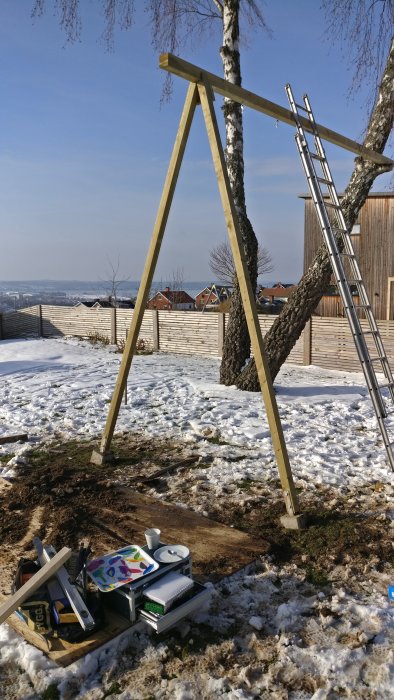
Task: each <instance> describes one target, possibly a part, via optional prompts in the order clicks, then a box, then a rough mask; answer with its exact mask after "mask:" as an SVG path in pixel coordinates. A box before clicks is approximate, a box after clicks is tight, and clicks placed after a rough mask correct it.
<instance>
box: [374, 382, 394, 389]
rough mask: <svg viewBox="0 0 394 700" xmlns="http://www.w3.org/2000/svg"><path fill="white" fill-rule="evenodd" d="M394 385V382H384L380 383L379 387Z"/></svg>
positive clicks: (384, 387)
mask: <svg viewBox="0 0 394 700" xmlns="http://www.w3.org/2000/svg"><path fill="white" fill-rule="evenodd" d="M391 386H392V387H394V382H383V384H378V385H377V387H376V388H377V389H389V388H390V387H391Z"/></svg>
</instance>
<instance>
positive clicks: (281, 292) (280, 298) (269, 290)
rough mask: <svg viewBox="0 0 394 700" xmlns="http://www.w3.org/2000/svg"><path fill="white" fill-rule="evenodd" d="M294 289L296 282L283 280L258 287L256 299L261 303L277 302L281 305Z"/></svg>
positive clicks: (273, 303) (272, 303)
mask: <svg viewBox="0 0 394 700" xmlns="http://www.w3.org/2000/svg"><path fill="white" fill-rule="evenodd" d="M296 289H297V285H296V284H284V283H283V282H277V283H276V284H274V286H273V287H260V289H259V291H258V292H257V301H258V302H259V303H260V304H261V305H264V304H271V305H275V304H278V305H279V306H283V304H285V303H286V301H287V300H288V298H289V296H291V294H292V293H293V292H294V291H295V290H296Z"/></svg>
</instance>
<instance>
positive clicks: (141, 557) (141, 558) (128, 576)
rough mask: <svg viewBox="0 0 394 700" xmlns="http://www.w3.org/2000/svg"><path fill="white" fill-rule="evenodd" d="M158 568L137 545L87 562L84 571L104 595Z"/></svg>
mask: <svg viewBox="0 0 394 700" xmlns="http://www.w3.org/2000/svg"><path fill="white" fill-rule="evenodd" d="M158 568H159V564H158V563H157V562H155V561H154V560H153V559H151V557H150V556H149V554H147V553H146V552H144V550H143V549H141V547H139V546H138V545H128V546H127V547H123V548H122V549H118V550H117V551H116V552H110V554H106V555H104V556H102V557H99V558H98V559H92V560H91V561H89V562H88V564H87V567H86V570H87V572H88V574H89V576H90V578H91V579H92V581H94V583H95V584H96V586H97V588H99V589H100V591H103V592H104V593H107V592H108V591H113V590H114V589H115V588H119V586H124V585H125V583H131V582H132V581H135V580H136V579H138V578H140V577H141V576H146V575H147V574H150V573H151V572H152V571H155V570H156V569H158Z"/></svg>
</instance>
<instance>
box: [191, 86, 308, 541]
mask: <svg viewBox="0 0 394 700" xmlns="http://www.w3.org/2000/svg"><path fill="white" fill-rule="evenodd" d="M198 90H199V94H200V102H201V107H202V111H203V114H204V119H205V125H206V128H207V133H208V140H209V145H210V147H211V152H212V158H213V162H214V166H215V172H216V178H217V181H218V186H219V192H220V197H221V200H222V205H223V211H224V217H225V220H226V224H227V230H228V235H229V239H230V245H231V251H232V254H233V259H234V264H235V269H236V272H237V277H238V283H239V287H240V291H241V297H242V301H243V305H244V310H245V316H246V320H247V324H248V330H249V334H250V339H251V344H252V349H253V355H254V359H255V362H256V368H257V373H258V377H259V381H260V386H261V392H262V395H263V399H264V403H265V409H266V412H267V419H268V424H269V427H270V431H271V437H272V445H273V448H274V453H275V456H276V461H277V464H278V468H279V475H280V480H281V484H282V489H283V493H284V500H285V504H286V510H287V513H288V514H287V515H286V516H284V517H283V519H282V523H283V524H284V526H285V527H291V528H294V529H298V528H299V527H303V526H304V517H303V516H302V515H301V514H300V513H299V505H298V499H297V494H296V491H295V488H294V482H293V476H292V473H291V467H290V463H289V457H288V454H287V448H286V443H285V439H284V436H283V430H282V424H281V422H280V416H279V411H278V406H277V403H276V398H275V394H274V389H273V385H272V380H271V374H270V370H269V366H268V361H267V357H266V354H265V349H264V342H263V337H262V334H261V329H260V325H259V319H258V315H257V309H256V302H255V299H254V294H253V290H252V285H251V282H250V278H249V273H248V269H247V265H246V260H245V256H244V253H243V245H242V237H241V233H240V230H239V225H238V217H237V213H236V210H235V204H234V199H233V195H232V192H231V186H230V181H229V177H228V173H227V167H226V162H225V158H224V152H223V146H222V142H221V139H220V133H219V129H218V124H217V120H216V115H215V110H214V106H213V100H212V90H211V88H210V85H209V84H206V83H199V84H198Z"/></svg>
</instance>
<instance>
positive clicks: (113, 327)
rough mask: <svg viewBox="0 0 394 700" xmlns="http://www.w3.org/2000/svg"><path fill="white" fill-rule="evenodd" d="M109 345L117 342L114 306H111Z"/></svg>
mask: <svg viewBox="0 0 394 700" xmlns="http://www.w3.org/2000/svg"><path fill="white" fill-rule="evenodd" d="M110 340H111V345H116V343H117V332H116V308H115V306H114V307H113V308H111V337H110Z"/></svg>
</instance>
